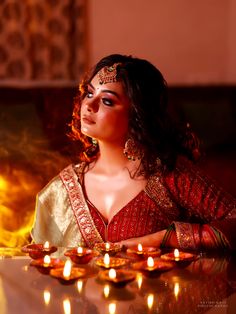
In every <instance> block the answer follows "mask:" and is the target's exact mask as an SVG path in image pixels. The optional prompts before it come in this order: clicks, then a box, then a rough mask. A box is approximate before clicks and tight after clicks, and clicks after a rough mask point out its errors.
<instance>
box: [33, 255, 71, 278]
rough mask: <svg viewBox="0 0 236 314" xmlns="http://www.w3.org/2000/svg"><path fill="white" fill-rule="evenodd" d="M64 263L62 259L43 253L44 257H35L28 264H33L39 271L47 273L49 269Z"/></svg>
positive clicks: (61, 265) (59, 266)
mask: <svg viewBox="0 0 236 314" xmlns="http://www.w3.org/2000/svg"><path fill="white" fill-rule="evenodd" d="M64 264H65V262H64V261H62V260H60V259H59V258H52V257H50V256H49V255H45V256H44V258H39V259H35V260H33V261H32V262H31V263H30V266H35V267H36V268H37V269H38V270H39V271H40V273H42V274H45V275H47V274H49V272H50V270H51V269H54V268H61V267H63V266H64Z"/></svg>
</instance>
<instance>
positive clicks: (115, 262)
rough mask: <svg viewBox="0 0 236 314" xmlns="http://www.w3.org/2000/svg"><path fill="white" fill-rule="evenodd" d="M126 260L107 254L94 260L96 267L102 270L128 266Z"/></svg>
mask: <svg viewBox="0 0 236 314" xmlns="http://www.w3.org/2000/svg"><path fill="white" fill-rule="evenodd" d="M128 262H129V261H128V259H126V258H119V257H110V256H109V254H108V253H106V254H105V255H104V257H99V258H97V259H96V261H95V263H96V265H97V266H100V267H103V268H119V267H122V266H125V265H127V264H128Z"/></svg>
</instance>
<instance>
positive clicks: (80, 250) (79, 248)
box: [77, 246, 83, 254]
mask: <svg viewBox="0 0 236 314" xmlns="http://www.w3.org/2000/svg"><path fill="white" fill-rule="evenodd" d="M77 253H78V254H82V253H83V248H82V247H81V246H79V247H78V248H77Z"/></svg>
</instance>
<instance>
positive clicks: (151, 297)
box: [147, 294, 154, 310]
mask: <svg viewBox="0 0 236 314" xmlns="http://www.w3.org/2000/svg"><path fill="white" fill-rule="evenodd" d="M153 303H154V295H153V294H149V295H148V297H147V306H148V308H149V310H151V309H152V307H153Z"/></svg>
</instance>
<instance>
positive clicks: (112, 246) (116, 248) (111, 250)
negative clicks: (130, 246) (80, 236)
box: [94, 242, 123, 256]
mask: <svg viewBox="0 0 236 314" xmlns="http://www.w3.org/2000/svg"><path fill="white" fill-rule="evenodd" d="M122 247H123V246H122V245H121V244H119V243H110V242H105V243H96V244H95V245H94V250H96V251H98V252H99V253H101V254H103V255H104V254H106V253H108V254H109V255H110V256H113V255H115V254H116V253H118V252H120V251H121V250H122Z"/></svg>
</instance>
